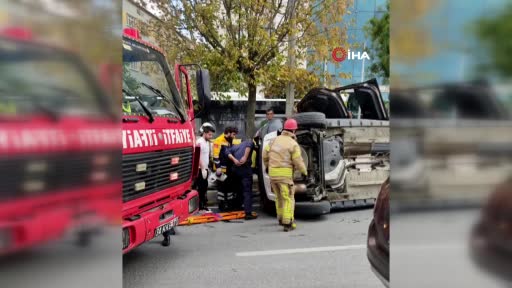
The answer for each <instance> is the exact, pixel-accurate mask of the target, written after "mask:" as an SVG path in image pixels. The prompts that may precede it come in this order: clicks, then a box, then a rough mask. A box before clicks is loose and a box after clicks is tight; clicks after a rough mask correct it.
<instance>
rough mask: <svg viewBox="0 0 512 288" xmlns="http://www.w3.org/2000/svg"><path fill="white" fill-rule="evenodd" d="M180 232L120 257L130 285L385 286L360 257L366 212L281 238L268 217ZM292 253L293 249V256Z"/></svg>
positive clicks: (331, 218) (304, 223)
mask: <svg viewBox="0 0 512 288" xmlns="http://www.w3.org/2000/svg"><path fill="white" fill-rule="evenodd" d="M259 214H260V217H259V218H258V219H256V220H252V221H236V222H230V223H224V222H217V223H209V224H201V225H194V226H188V227H181V226H180V227H179V229H178V231H177V235H176V236H174V237H173V240H172V241H173V243H172V245H171V246H170V247H167V248H165V247H162V246H160V241H161V238H159V239H155V240H153V241H151V242H150V243H146V244H145V245H143V246H141V247H139V248H137V249H135V250H133V251H132V252H131V253H129V254H127V255H124V257H123V284H124V285H123V286H124V287H126V288H130V287H134V288H135V287H144V288H150V287H159V288H161V287H208V288H214V287H222V288H229V287H233V288H239V287H265V288H273V287H276V288H286V287H294V288H299V287H305V288H306V287H307V288H312V287H383V285H382V284H381V283H380V282H379V280H378V279H377V278H376V277H375V275H374V274H373V273H372V272H371V270H370V266H369V263H368V260H367V258H366V247H365V243H366V235H367V230H368V225H369V223H370V220H371V216H372V210H371V209H364V210H353V211H345V212H341V213H340V212H337V213H332V214H329V215H325V216H322V217H320V218H317V219H302V220H300V219H299V220H298V221H297V225H298V229H297V230H295V231H293V232H288V233H285V232H283V231H282V228H281V227H280V226H278V224H277V220H275V219H274V218H273V217H270V216H267V215H265V214H262V213H259ZM292 249H293V250H292Z"/></svg>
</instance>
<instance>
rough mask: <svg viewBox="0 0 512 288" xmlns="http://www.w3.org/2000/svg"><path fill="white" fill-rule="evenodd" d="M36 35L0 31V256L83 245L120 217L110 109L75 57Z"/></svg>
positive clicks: (113, 121) (116, 155)
mask: <svg viewBox="0 0 512 288" xmlns="http://www.w3.org/2000/svg"><path fill="white" fill-rule="evenodd" d="M36 38H37V37H35V36H33V35H32V34H31V32H30V31H29V30H26V29H24V28H19V27H11V28H5V29H3V30H2V31H0V63H1V65H2V71H3V72H5V73H3V72H2V76H1V77H0V94H1V96H0V255H6V254H11V253H13V252H17V251H20V250H25V249H28V248H31V247H35V246H39V245H41V244H43V243H45V242H48V241H51V240H57V239H59V238H61V237H62V236H64V235H66V234H67V233H74V232H78V234H79V235H82V236H81V237H80V238H82V243H83V240H86V239H87V238H90V236H87V235H91V233H86V231H91V229H94V230H95V229H97V228H98V227H100V226H101V225H103V224H105V222H112V221H113V219H116V218H117V219H119V215H120V213H119V211H120V204H119V199H120V193H119V191H120V188H121V177H120V173H116V171H118V170H119V168H118V167H119V165H120V160H121V159H120V158H121V155H120V152H121V150H120V145H121V141H120V139H119V135H120V125H119V124H118V123H119V122H118V121H119V117H118V116H116V113H115V112H114V111H115V110H114V105H112V102H111V99H110V98H109V97H107V96H106V95H105V94H104V93H103V91H102V89H101V88H100V87H99V85H98V81H97V80H96V79H95V77H94V76H93V75H92V73H90V72H89V70H88V69H87V67H86V66H85V64H84V63H83V62H82V60H81V58H80V57H79V56H78V55H77V54H75V53H73V52H71V51H68V50H66V49H63V48H59V47H56V46H53V45H48V44H45V43H43V42H41V41H40V40H39V39H36ZM86 241H88V240H86Z"/></svg>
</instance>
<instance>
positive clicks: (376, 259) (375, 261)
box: [367, 220, 389, 287]
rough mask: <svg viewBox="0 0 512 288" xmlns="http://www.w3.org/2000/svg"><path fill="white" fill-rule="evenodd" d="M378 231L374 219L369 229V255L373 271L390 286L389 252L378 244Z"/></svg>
mask: <svg viewBox="0 0 512 288" xmlns="http://www.w3.org/2000/svg"><path fill="white" fill-rule="evenodd" d="M376 235H377V231H376V227H375V222H374V220H372V222H371V224H370V227H369V229H368V240H367V257H368V261H369V262H370V265H371V268H372V271H373V272H374V273H375V275H377V277H378V278H379V279H380V280H381V281H382V283H383V284H384V285H386V287H389V252H388V253H386V252H385V251H382V249H379V247H378V244H377V237H376Z"/></svg>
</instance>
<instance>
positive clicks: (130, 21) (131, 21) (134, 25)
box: [126, 13, 137, 28]
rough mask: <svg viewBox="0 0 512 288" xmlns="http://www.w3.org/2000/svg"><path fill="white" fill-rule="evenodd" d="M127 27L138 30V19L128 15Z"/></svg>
mask: <svg viewBox="0 0 512 288" xmlns="http://www.w3.org/2000/svg"><path fill="white" fill-rule="evenodd" d="M126 26H128V27H130V28H137V18H135V17H133V16H132V15H130V14H128V13H126Z"/></svg>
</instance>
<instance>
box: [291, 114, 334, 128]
mask: <svg viewBox="0 0 512 288" xmlns="http://www.w3.org/2000/svg"><path fill="white" fill-rule="evenodd" d="M293 118H294V119H295V120H296V121H297V124H298V125H299V128H325V127H326V125H327V124H326V122H325V114H324V113H320V112H303V113H298V114H295V115H294V116H293Z"/></svg>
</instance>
